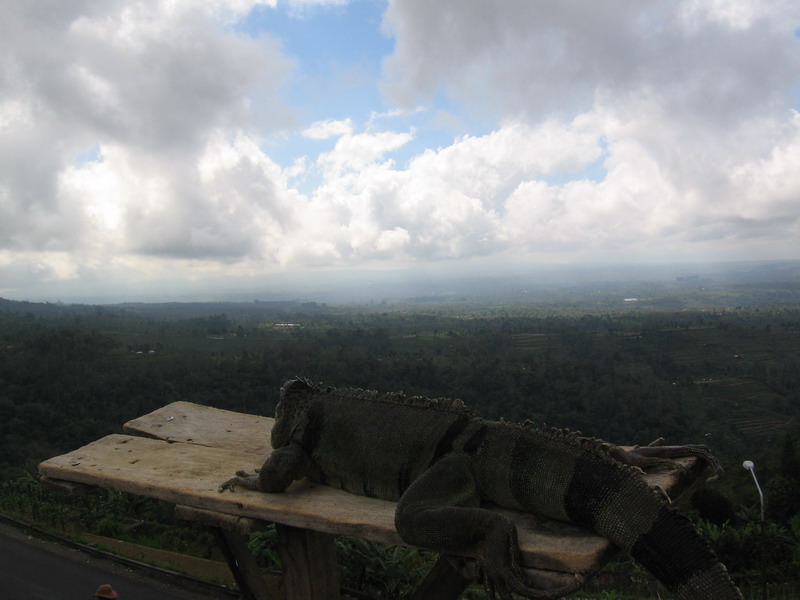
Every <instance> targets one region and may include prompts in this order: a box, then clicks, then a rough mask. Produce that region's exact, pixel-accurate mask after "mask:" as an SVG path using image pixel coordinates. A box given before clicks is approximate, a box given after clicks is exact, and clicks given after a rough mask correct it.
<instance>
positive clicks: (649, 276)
mask: <svg viewBox="0 0 800 600" xmlns="http://www.w3.org/2000/svg"><path fill="white" fill-rule="evenodd" d="M743 284H746V285H761V286H764V285H766V286H769V285H775V284H780V285H781V286H786V285H797V286H798V289H800V261H739V262H721V263H657V264H656V263H652V264H616V265H611V264H602V265H597V264H589V263H586V264H572V265H527V264H521V263H516V264H508V263H506V264H504V265H494V266H493V267H492V268H489V267H488V266H486V265H482V264H477V265H475V264H470V265H469V268H467V269H453V268H448V267H447V266H445V265H441V264H433V265H427V266H424V267H415V268H405V269H393V270H387V269H384V270H369V269H359V270H328V271H317V272H303V273H280V274H274V275H269V276H265V277H263V278H260V279H256V278H251V277H248V278H246V279H244V280H242V281H233V282H232V281H231V280H229V279H226V280H225V283H224V285H222V284H220V283H219V282H216V281H211V282H203V281H198V282H195V284H194V285H191V286H187V285H186V283H185V282H181V285H180V286H178V287H176V286H173V285H170V283H169V282H164V283H163V285H161V286H158V287H155V288H153V289H143V288H141V287H139V286H131V287H130V288H126V287H124V286H112V287H110V288H108V289H107V290H105V291H104V292H103V293H97V292H96V291H91V292H87V291H86V290H81V289H80V287H78V286H70V285H67V284H64V285H63V286H62V287H61V288H60V289H58V290H56V291H57V292H58V293H55V294H54V293H53V291H54V290H53V289H52V286H48V287H47V288H46V289H44V290H42V293H41V294H36V293H34V294H27V295H25V294H23V295H15V294H10V295H8V294H7V295H0V297H3V298H5V299H7V300H15V301H28V302H46V303H56V302H63V303H66V304H96V305H113V304H124V303H163V302H185V303H202V302H212V303H213V302H253V301H265V302H284V301H286V302H288V301H302V302H323V303H331V304H348V303H354V304H359V303H360V304H364V303H379V302H386V301H392V302H402V301H407V300H419V299H421V298H427V299H430V300H442V301H446V300H450V299H464V298H469V299H472V300H475V301H486V300H487V299H489V298H491V297H493V296H494V297H511V296H514V297H516V298H517V300H519V299H521V298H522V297H523V296H524V295H525V294H530V297H531V299H532V301H534V300H536V299H537V298H540V297H541V296H537V293H541V292H547V291H565V290H574V291H575V293H576V294H578V295H579V294H581V293H584V292H587V291H593V290H594V291H600V290H603V291H608V289H609V288H611V287H622V288H628V289H639V290H642V291H643V292H644V291H646V290H647V286H659V287H661V288H663V287H664V286H675V287H677V288H686V289H689V288H691V287H697V288H699V287H703V286H706V287H711V286H721V285H743ZM661 291H663V289H662V290H661ZM798 302H800V294H799V295H798Z"/></svg>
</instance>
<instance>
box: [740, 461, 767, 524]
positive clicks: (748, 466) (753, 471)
mask: <svg viewBox="0 0 800 600" xmlns="http://www.w3.org/2000/svg"><path fill="white" fill-rule="evenodd" d="M742 467H744V468H745V469H746V470H747V471H750V474H751V475H752V476H753V481H754V482H755V484H756V489H757V490H758V499H759V501H760V502H761V522H762V523H763V522H764V492H762V491H761V486H760V485H758V477H756V465H755V463H754V462H753V461H752V460H746V461H744V462H743V463H742Z"/></svg>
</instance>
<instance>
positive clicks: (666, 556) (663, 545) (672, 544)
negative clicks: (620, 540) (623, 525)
mask: <svg viewBox="0 0 800 600" xmlns="http://www.w3.org/2000/svg"><path fill="white" fill-rule="evenodd" d="M630 554H631V556H632V557H633V558H634V560H636V562H638V563H639V564H641V565H642V566H643V567H644V568H646V569H647V570H648V571H650V573H652V574H653V575H654V576H655V577H656V578H657V579H658V580H659V581H660V582H661V583H663V584H664V585H665V586H666V587H667V589H669V590H670V591H671V592H672V593H673V594H675V597H676V598H678V599H680V600H700V599H707V598H714V599H715V600H739V599H741V598H742V595H741V593H740V592H739V590H738V588H737V587H736V586H735V585H734V583H733V582H732V581H731V578H730V577H729V576H728V571H727V569H726V568H725V566H724V565H723V564H722V563H721V562H719V560H718V559H717V557H716V556H715V555H714V553H713V552H712V551H711V549H710V548H709V546H708V544H707V543H706V542H705V540H703V539H702V538H701V537H700V535H699V534H698V533H697V531H696V530H695V529H694V527H693V525H692V523H691V522H690V521H689V519H687V518H686V517H685V516H683V515H682V514H680V513H678V512H677V511H675V510H673V509H671V508H670V507H669V506H666V505H665V506H663V507H662V508H661V510H660V511H659V512H658V514H657V516H656V518H655V520H654V521H653V524H652V527H650V529H649V531H647V532H646V533H643V534H641V535H639V536H638V538H637V539H636V541H635V543H634V544H633V547H632V548H631V550H630Z"/></svg>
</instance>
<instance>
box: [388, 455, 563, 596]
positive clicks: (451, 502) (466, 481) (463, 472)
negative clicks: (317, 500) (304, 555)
mask: <svg viewBox="0 0 800 600" xmlns="http://www.w3.org/2000/svg"><path fill="white" fill-rule="evenodd" d="M395 526H396V527H397V531H398V533H399V534H400V537H402V538H403V540H404V541H406V542H407V543H409V544H413V545H415V546H421V547H424V548H430V549H431V550H436V551H438V552H443V553H446V554H454V555H460V556H469V557H471V558H474V559H475V560H476V562H477V563H478V568H479V571H480V576H481V577H482V579H483V583H484V586H485V587H486V589H487V592H488V593H489V594H490V597H492V598H493V597H494V594H495V593H497V594H498V595H499V596H500V597H501V598H503V599H509V600H510V598H511V593H512V592H514V593H517V594H521V595H523V596H527V597H528V598H558V597H560V596H563V595H565V594H567V593H569V592H571V591H574V590H575V589H576V588H577V587H578V585H579V583H576V585H572V584H570V585H569V586H559V587H558V588H547V589H542V588H535V587H532V586H531V585H529V584H528V582H526V579H525V576H524V572H523V569H522V567H521V566H520V560H519V546H518V544H517V530H516V527H515V526H514V524H513V523H512V522H511V521H510V520H509V519H507V518H506V517H504V516H502V515H500V514H498V513H495V512H493V511H489V510H486V509H483V508H480V494H479V490H478V487H477V483H476V481H475V477H474V475H473V473H472V470H471V468H470V462H469V460H468V459H467V458H466V457H462V456H459V455H451V456H448V457H445V458H443V459H442V460H440V461H439V462H437V463H436V464H434V465H433V466H432V467H431V468H429V469H428V470H427V471H426V472H425V473H423V474H422V475H421V476H420V477H419V478H417V479H416V480H415V481H414V483H412V484H411V486H410V487H409V488H408V489H407V490H406V491H405V493H404V494H403V495H402V496H401V498H400V500H399V502H398V504H397V510H396V512H395Z"/></svg>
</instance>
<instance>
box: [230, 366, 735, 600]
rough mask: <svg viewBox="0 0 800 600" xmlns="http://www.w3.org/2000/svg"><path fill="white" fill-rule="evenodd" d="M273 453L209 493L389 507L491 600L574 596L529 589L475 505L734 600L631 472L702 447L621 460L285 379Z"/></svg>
mask: <svg viewBox="0 0 800 600" xmlns="http://www.w3.org/2000/svg"><path fill="white" fill-rule="evenodd" d="M271 441H272V446H273V448H274V451H273V452H272V453H271V455H270V456H269V457H268V459H267V460H266V461H265V463H264V465H263V467H262V468H261V469H260V470H259V471H257V472H256V473H247V472H244V471H239V472H238V473H237V476H236V477H233V478H232V479H229V480H228V481H226V482H225V483H223V484H222V485H221V486H220V491H223V490H225V489H230V490H233V489H234V488H235V487H236V486H242V487H245V488H249V489H253V490H261V491H264V492H282V491H284V490H285V489H286V488H287V487H288V486H289V484H290V483H291V482H292V481H294V480H295V479H300V478H303V477H308V478H310V479H311V480H312V481H316V482H319V483H322V484H326V485H329V486H333V487H337V488H341V489H343V490H346V491H348V492H352V493H355V494H360V495H364V496H371V497H375V498H383V499H386V500H397V501H398V503H397V509H396V512H395V526H396V528H397V531H398V533H399V534H400V536H401V538H402V539H403V540H404V541H405V542H406V543H408V544H410V545H414V546H419V547H424V548H429V549H432V550H435V551H439V552H442V553H445V554H453V555H460V556H465V555H466V556H470V557H472V558H474V559H475V561H476V563H477V564H478V566H479V570H480V572H481V574H482V577H483V579H484V584H485V585H486V586H487V589H489V590H490V592H492V595H493V593H494V592H496V593H498V594H499V595H500V596H501V597H502V598H510V597H511V592H514V593H518V594H520V595H522V596H526V597H528V598H557V597H560V596H562V595H564V594H567V593H570V592H572V591H574V590H575V589H577V588H578V587H580V585H581V581H580V580H579V579H577V580H575V581H574V582H572V583H569V584H566V585H562V586H560V587H556V588H553V587H549V586H544V587H543V586H541V585H537V583H536V582H535V581H534V582H531V581H530V580H529V578H526V572H525V570H524V569H523V568H522V567H521V566H520V559H519V547H518V544H517V537H516V528H515V526H514V525H513V523H512V522H511V521H510V520H509V519H507V518H506V517H505V516H503V515H501V514H499V513H498V512H496V511H492V510H487V509H485V508H481V505H482V504H484V503H489V504H494V505H499V506H501V507H506V508H511V509H517V510H522V511H527V512H531V513H535V514H537V515H541V516H544V517H549V518H552V519H558V520H562V521H568V522H572V523H575V524H577V525H580V526H584V527H586V528H588V529H590V530H592V531H594V532H596V533H597V534H599V535H601V536H603V537H605V538H607V539H609V540H610V541H611V542H612V543H613V544H615V545H616V546H617V547H619V548H620V549H621V550H623V551H625V552H627V553H628V554H630V555H631V556H632V557H633V558H634V559H635V560H636V561H637V562H639V563H640V564H641V565H642V566H644V567H645V568H646V569H648V570H649V571H650V572H651V573H652V574H653V575H654V576H655V577H656V578H657V579H659V580H660V581H661V582H662V583H663V584H664V585H665V586H666V587H667V588H668V589H669V590H670V591H671V592H672V593H673V594H674V596H675V597H676V598H679V599H682V600H701V599H702V600H708V599H710V598H713V599H714V600H734V599H740V598H741V593H740V592H739V590H738V589H737V588H736V586H735V585H734V584H733V582H732V581H731V579H730V577H729V576H728V573H727V571H726V569H725V567H724V566H723V565H722V564H721V563H720V562H719V561H718V559H717V558H716V557H715V555H714V554H713V552H712V551H711V549H710V548H709V547H708V545H707V544H706V543H705V542H704V541H703V540H702V538H700V536H699V535H698V534H697V532H696V531H695V530H694V528H693V527H692V525H691V523H690V521H689V520H688V519H687V518H686V517H684V516H682V515H681V514H679V513H678V512H676V511H675V510H674V509H673V508H672V507H671V506H670V503H669V499H668V498H667V497H666V495H665V494H664V493H663V492H662V491H660V490H658V489H654V488H651V487H650V486H649V485H648V484H647V483H646V482H645V480H644V479H643V477H642V469H641V468H640V467H650V466H660V465H664V464H672V465H673V466H674V463H673V462H672V460H671V459H673V458H677V457H680V456H698V457H700V458H701V459H703V460H704V461H706V463H707V465H708V467H709V469H711V470H712V471H713V470H716V469H717V468H718V466H719V465H718V463H717V461H716V459H715V458H713V456H712V455H711V454H710V452H709V451H708V450H707V449H706V448H705V447H704V446H648V447H643V448H637V449H634V450H628V451H626V450H623V449H622V448H620V447H618V446H614V445H611V444H608V443H605V442H602V441H600V440H596V439H591V438H586V437H581V436H580V435H579V434H577V433H573V432H569V431H566V430H558V429H547V428H544V427H536V426H533V425H532V424H530V423H526V424H523V425H518V424H511V423H506V422H497V421H489V420H485V419H482V418H480V417H477V416H475V415H474V414H473V413H472V412H470V411H469V410H468V409H466V408H465V407H464V406H463V403H461V402H460V401H455V400H451V399H427V398H422V397H406V396H404V395H403V394H399V393H389V394H380V393H378V392H374V391H365V390H355V389H340V390H337V389H334V388H322V387H319V386H316V385H313V384H312V383H310V382H309V381H307V380H303V379H293V380H290V381H288V382H286V384H284V386H283V387H282V389H281V399H280V402H279V404H278V406H277V409H276V420H275V424H274V427H273V429H272V439H271Z"/></svg>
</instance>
